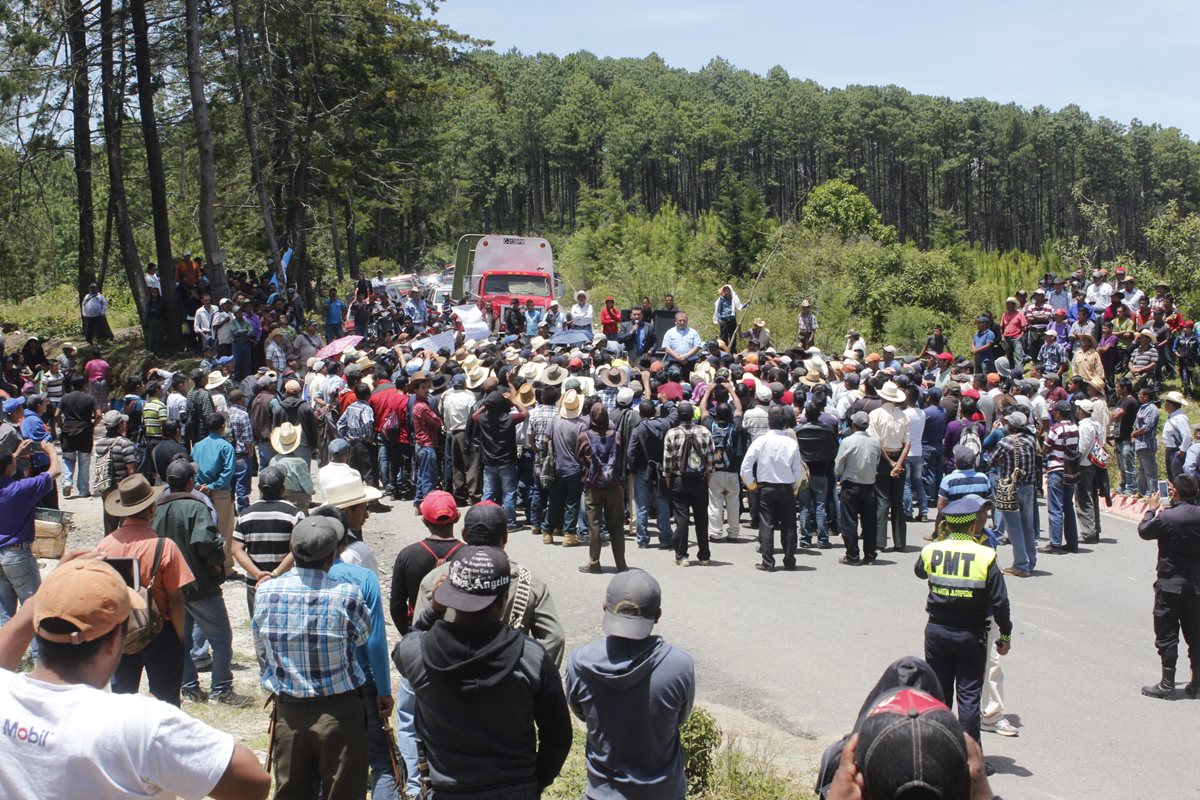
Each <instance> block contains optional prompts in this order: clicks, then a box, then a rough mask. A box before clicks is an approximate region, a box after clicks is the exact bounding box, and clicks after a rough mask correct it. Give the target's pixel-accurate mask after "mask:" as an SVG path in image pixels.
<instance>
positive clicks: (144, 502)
mask: <svg viewBox="0 0 1200 800" xmlns="http://www.w3.org/2000/svg"><path fill="white" fill-rule="evenodd" d="M157 499H158V492H156V491H154V487H153V486H151V485H150V481H148V480H146V476H145V475H142V474H141V473H138V474H136V475H130V476H129V477H128V478H125V479H124V480H122V481H121V482H120V483H118V484H117V490H116V491H115V492H112V493H111V494H109V495H108V497H106V498H104V510H105V511H107V512H108V513H109V514H110V515H112V516H114V517H132V516H133V515H134V514H137V513H138V512H140V511H145V510H146V509H147V508H149V507H150V506H152V505H154V501H155V500H157Z"/></svg>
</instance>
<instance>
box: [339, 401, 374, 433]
mask: <svg viewBox="0 0 1200 800" xmlns="http://www.w3.org/2000/svg"><path fill="white" fill-rule="evenodd" d="M337 429H338V434H339V435H340V436H341V437H342V438H343V439H347V440H349V441H351V442H370V441H374V439H375V412H374V411H372V410H371V406H370V405H368V404H367V403H364V402H363V401H362V400H355V401H354V402H353V403H351V404H350V407H349V408H347V409H346V412H345V413H344V414H342V416H340V417H338V423H337Z"/></svg>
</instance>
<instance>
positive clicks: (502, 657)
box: [394, 609, 572, 800]
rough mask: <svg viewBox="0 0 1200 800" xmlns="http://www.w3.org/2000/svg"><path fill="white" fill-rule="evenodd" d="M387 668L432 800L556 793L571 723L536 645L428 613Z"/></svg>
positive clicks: (497, 625)
mask: <svg viewBox="0 0 1200 800" xmlns="http://www.w3.org/2000/svg"><path fill="white" fill-rule="evenodd" d="M394 660H395V662H396V668H397V669H398V670H399V671H400V674H402V675H403V676H404V677H406V678H408V680H409V683H411V684H412V688H413V693H414V694H415V695H416V697H417V715H416V722H417V733H418V735H419V737H420V738H421V739H422V740H423V741H424V742H425V746H426V751H427V754H428V761H429V777H430V781H431V783H432V785H433V789H434V791H435V793H436V794H437V796H438V797H442V796H452V797H456V798H463V800H476V798H478V799H479V800H482V798H489V797H495V796H496V795H498V794H503V793H506V792H515V791H518V790H540V789H544V788H545V787H547V786H549V785H550V784H551V783H553V781H554V779H555V778H556V777H557V776H558V773H559V770H561V769H562V765H563V762H564V761H566V758H567V753H568V752H569V751H570V749H571V736H572V731H571V718H570V714H569V713H568V712H567V702H566V698H565V697H564V696H563V689H562V681H561V680H560V679H559V677H558V669H557V668H556V667H555V666H554V662H553V661H552V660H551V659H550V656H548V655H547V654H546V651H545V650H544V649H543V648H542V646H541V645H540V644H538V643H537V641H535V640H534V639H533V638H531V637H529V636H526V635H525V634H523V633H520V632H518V631H516V630H513V629H512V628H510V627H508V626H507V625H505V624H504V623H503V622H500V621H499V620H497V621H492V622H485V623H478V624H466V623H451V622H446V621H445V620H442V619H438V618H437V617H436V616H435V615H434V614H433V612H432V611H431V610H429V609H427V610H426V611H425V612H424V613H423V614H422V615H421V617H420V619H419V620H418V621H417V623H416V625H415V627H414V629H413V630H412V631H410V632H409V633H407V634H405V636H404V638H403V639H401V640H400V644H398V645H397V646H396V650H395V655H394ZM535 727H536V732H535Z"/></svg>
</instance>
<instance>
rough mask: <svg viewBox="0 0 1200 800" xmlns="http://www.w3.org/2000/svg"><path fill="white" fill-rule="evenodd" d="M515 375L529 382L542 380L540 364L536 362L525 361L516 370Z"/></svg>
mask: <svg viewBox="0 0 1200 800" xmlns="http://www.w3.org/2000/svg"><path fill="white" fill-rule="evenodd" d="M517 374H518V375H520V376H521V377H522V378H524V379H525V380H527V381H529V382H531V383H532V382H533V381H538V380H541V379H542V364H541V363H540V362H538V361H526V362H525V363H524V364H522V365H521V367H520V369H518V370H517Z"/></svg>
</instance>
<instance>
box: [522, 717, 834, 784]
mask: <svg viewBox="0 0 1200 800" xmlns="http://www.w3.org/2000/svg"><path fill="white" fill-rule="evenodd" d="M680 737H681V740H682V742H683V752H684V761H685V770H686V772H687V778H688V791H687V797H688V799H689V800H810V798H812V796H813V795H812V794H811V793H810V792H808V791H807V790H805V789H802V788H801V786H800V784H799V783H798V782H797V781H796V780H795V779H793V778H791V777H789V776H786V775H784V774H782V773H780V772H779V770H778V769H777V768H776V767H775V766H774V765H773V762H772V760H771V758H770V757H769V756H768V755H767V754H764V753H760V752H753V751H748V750H745V749H742V747H743V745H745V744H746V743H745V742H742V741H738V740H735V739H731V738H725V739H724V740H723V734H722V732H721V728H720V726H719V725H718V724H717V721H716V720H715V719H714V718H713V716H712V714H710V713H709V712H707V711H705V710H704V709H703V708H696V709H694V710H693V711H692V715H691V716H690V717H688V719H687V722H685V723H684V724H683V727H682V728H681V729H680ZM585 741H586V733H585V731H584V730H583V729H581V728H576V730H575V741H574V742H573V743H572V745H571V754H570V755H569V756H568V757H567V763H566V764H565V765H563V771H562V773H561V774H560V775H559V776H558V780H556V781H555V782H554V784H553V785H552V786H551V787H550V788H549V789H547V790H546V792H545V793H544V794H543V797H545V798H546V800H578V798H580V797H582V796H583V793H584V790H585V789H586V788H587V767H586V764H585V762H584V749H585Z"/></svg>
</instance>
